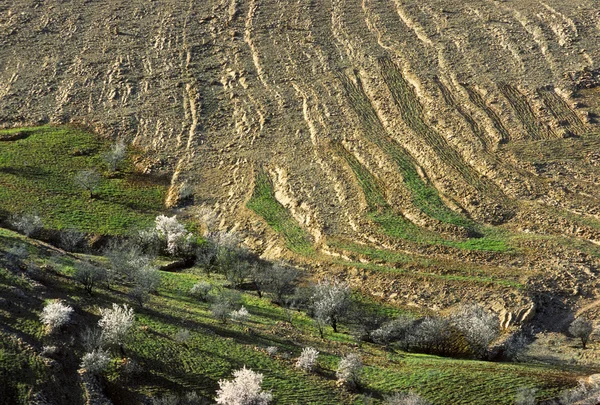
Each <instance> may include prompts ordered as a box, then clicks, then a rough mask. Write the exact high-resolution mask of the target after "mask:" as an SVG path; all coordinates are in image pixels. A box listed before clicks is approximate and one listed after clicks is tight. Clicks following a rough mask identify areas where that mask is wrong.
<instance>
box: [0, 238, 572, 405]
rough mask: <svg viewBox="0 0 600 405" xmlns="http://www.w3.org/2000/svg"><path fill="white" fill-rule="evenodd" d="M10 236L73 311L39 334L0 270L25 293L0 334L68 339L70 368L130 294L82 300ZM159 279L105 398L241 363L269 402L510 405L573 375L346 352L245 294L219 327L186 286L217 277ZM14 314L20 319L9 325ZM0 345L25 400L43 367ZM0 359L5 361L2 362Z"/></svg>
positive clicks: (331, 336)
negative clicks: (356, 359) (354, 386)
mask: <svg viewBox="0 0 600 405" xmlns="http://www.w3.org/2000/svg"><path fill="white" fill-rule="evenodd" d="M15 241H19V242H20V243H25V244H27V245H28V247H27V249H28V251H29V253H30V254H29V256H28V257H27V259H26V260H27V266H28V267H31V266H34V265H36V264H37V265H39V264H40V263H43V262H51V263H53V268H54V269H55V272H53V273H51V274H50V273H48V274H44V275H43V278H44V280H45V282H44V283H45V284H46V285H47V286H48V287H49V288H48V293H47V295H46V297H47V298H48V299H56V298H59V299H63V300H66V301H67V302H68V303H69V304H70V305H72V306H73V307H74V308H75V310H76V312H77V314H78V323H77V325H71V326H69V327H68V328H67V329H63V330H61V331H57V332H55V333H56V334H55V335H54V336H49V335H47V334H44V333H42V332H40V331H42V329H43V325H42V324H41V323H40V321H39V318H38V314H39V312H40V311H41V309H42V308H43V306H44V302H43V301H42V300H40V299H38V298H35V294H36V292H35V288H33V287H31V286H29V287H27V286H26V285H25V284H28V282H27V281H26V280H27V278H26V277H25V278H24V277H18V276H15V275H13V274H12V273H10V272H8V271H6V274H5V276H4V277H2V278H1V279H0V286H1V287H2V288H3V290H2V291H3V292H2V294H1V295H2V296H5V293H6V292H7V291H11V290H12V287H13V286H14V287H17V286H18V288H19V289H20V290H22V291H24V292H25V295H24V296H21V297H20V298H18V297H16V296H15V297H14V299H13V301H15V302H17V303H19V304H18V305H15V306H11V307H9V308H6V309H3V310H2V312H0V316H1V317H2V319H3V320H8V322H7V324H8V326H9V327H10V328H13V329H14V330H15V331H17V332H18V333H22V334H24V335H25V336H27V339H28V340H29V341H30V342H31V343H33V344H34V345H36V346H38V347H41V346H42V345H46V344H48V343H49V342H52V341H55V342H62V341H68V337H69V336H74V337H75V344H74V346H72V347H69V349H68V352H69V356H72V357H74V360H73V362H74V364H78V360H77V359H80V358H81V356H83V354H84V349H83V347H82V346H81V341H80V339H79V337H78V332H80V331H81V329H82V328H84V326H86V325H87V326H92V325H95V324H97V322H98V314H99V308H107V307H110V305H112V303H123V302H128V301H127V298H125V297H126V292H127V289H128V288H129V287H128V286H126V285H123V284H114V285H113V286H112V289H111V290H106V289H104V288H103V289H102V290H98V291H97V292H96V293H95V294H94V296H93V297H90V296H89V295H87V294H86V293H85V290H84V288H83V287H81V286H80V285H78V284H77V283H76V282H75V281H74V280H73V279H72V278H71V276H70V275H71V274H72V266H73V264H74V263H75V264H76V263H77V262H78V261H79V259H77V258H76V257H73V256H65V255H62V254H60V253H58V252H52V251H46V250H44V249H46V248H44V247H43V246H38V245H34V244H30V243H29V242H28V239H27V238H25V237H23V236H21V235H17V234H15V233H13V232H10V231H6V230H3V231H2V237H1V238H0V250H2V252H6V251H7V250H8V249H10V248H11V247H12V246H13V245H14V243H15ZM85 259H86V260H93V261H94V262H96V263H102V260H101V259H100V258H94V257H93V256H86V257H85ZM161 278H162V283H161V287H160V288H159V290H158V293H157V294H155V295H152V296H151V298H150V300H149V302H148V303H147V304H146V305H145V306H144V307H143V308H140V307H138V306H136V307H135V314H136V323H135V325H134V328H133V330H132V333H131V335H130V338H129V339H128V340H127V341H126V343H125V345H124V354H121V356H123V355H124V356H126V357H127V358H128V360H127V361H126V362H123V361H122V360H121V359H119V360H115V361H114V362H113V363H112V364H111V366H110V368H109V370H108V371H107V374H106V375H105V377H104V378H105V379H106V382H107V385H106V386H107V393H108V394H109V397H111V398H112V399H113V400H114V401H121V402H123V401H133V402H136V401H140V400H142V399H143V398H142V395H143V396H152V397H157V396H161V395H162V394H165V393H167V392H170V393H176V394H184V393H187V392H190V391H195V392H197V393H198V394H199V395H201V396H202V397H205V398H213V397H214V395H215V391H216V389H217V388H218V381H219V380H220V379H223V378H230V376H231V374H232V372H233V371H234V370H236V369H239V368H241V367H242V366H244V365H245V366H247V367H248V368H250V369H252V370H254V371H257V372H260V373H262V374H263V375H264V381H263V388H264V389H266V390H272V393H273V397H274V400H273V402H272V403H273V404H300V403H311V404H315V405H321V404H322V405H325V404H333V403H347V404H360V403H362V393H371V394H373V396H374V398H375V402H374V403H379V402H378V399H377V398H381V397H382V396H383V395H385V394H390V393H392V392H395V391H398V390H405V389H406V390H408V389H409V388H410V389H413V390H415V391H416V392H418V393H419V394H420V395H423V396H424V397H426V398H428V399H430V400H433V401H434V402H435V403H439V404H450V403H453V404H454V403H465V404H466V403H469V404H488V403H492V402H493V403H500V404H503V403H506V404H510V403H512V400H513V398H514V396H513V394H514V392H516V390H517V389H518V388H519V387H523V386H535V387H538V388H539V389H540V391H539V396H540V397H541V398H548V397H552V396H555V395H556V394H557V392H558V391H559V390H560V389H562V388H566V387H568V386H570V385H572V383H573V381H574V378H575V374H572V373H570V372H567V371H560V370H557V369H554V368H551V367H546V366H530V365H522V364H502V363H489V362H477V361H466V360H456V359H451V358H440V357H436V356H429V355H417V354H411V353H405V352H396V351H387V350H385V349H384V348H383V347H381V346H378V345H373V344H369V343H363V344H362V345H361V347H359V348H357V347H356V345H355V343H354V339H353V338H352V336H351V335H349V334H348V333H347V329H346V327H345V326H343V325H342V327H341V328H340V333H333V332H331V330H327V333H326V339H325V340H321V339H320V338H319V334H318V331H317V329H316V327H315V324H314V322H313V320H312V319H310V318H309V317H308V315H307V314H306V313H303V312H299V311H291V320H292V324H289V323H288V321H289V320H290V312H288V311H287V310H286V309H285V308H282V307H280V306H278V305H275V304H273V303H271V302H270V301H269V300H268V299H264V298H263V299H261V298H258V297H257V296H256V295H255V294H254V293H243V294H242V301H243V305H244V306H245V308H247V309H248V311H249V313H250V318H249V320H247V321H244V322H243V323H238V322H233V321H228V322H227V323H222V322H219V321H218V320H216V319H215V318H214V317H213V316H212V315H211V308H210V303H208V302H204V301H202V300H198V299H196V298H195V297H194V296H193V295H192V294H191V293H190V288H191V287H192V286H193V285H194V284H195V283H198V282H209V283H211V284H213V285H214V286H215V288H216V289H217V290H219V289H224V288H225V287H224V286H225V285H226V283H227V282H226V280H225V279H224V278H223V277H222V276H221V275H213V276H210V277H207V276H206V275H205V274H204V272H203V270H202V269H200V268H192V269H189V270H187V271H186V272H185V273H168V272H161ZM23 283H25V284H23ZM26 287H27V288H26ZM11 298H12V296H11ZM124 300H125V301H124ZM361 301H362V302H363V304H365V305H366V306H367V308H368V309H369V310H370V311H372V312H373V313H376V314H378V315H387V316H391V317H394V316H397V315H399V314H401V313H402V311H399V310H398V309H395V308H392V307H389V306H385V305H381V304H380V303H378V302H377V301H375V300H371V299H366V298H361ZM21 304H22V305H21ZM20 308H27V314H25V313H21V312H20V311H22V309H20ZM23 318H25V319H27V322H23V321H19V319H23ZM181 328H185V329H186V330H187V331H188V332H187V333H186V334H185V339H183V340H178V339H177V336H178V332H179V331H180V330H181ZM0 341H1V339H0ZM308 346H310V347H315V348H316V349H317V350H318V351H319V352H320V353H321V354H320V357H319V371H318V372H316V373H305V372H302V371H300V370H298V369H296V367H295V359H296V357H297V356H298V355H299V354H300V352H301V351H302V348H303V347H308ZM267 347H277V348H278V349H279V350H278V354H276V355H269V353H267V351H266V348H267ZM9 349H10V350H9ZM9 349H6V347H5V346H4V343H1V342H0V353H1V354H0V369H2V370H4V369H6V370H9V369H10V367H12V365H13V364H17V365H19V367H22V369H23V370H27V371H26V373H27V376H28V377H27V378H26V379H21V378H20V377H18V376H19V375H20V374H19V373H10V374H9V377H8V380H6V381H9V383H10V384H11V386H16V387H18V390H19V391H18V392H19V394H18V395H19V397H20V398H21V402H22V403H25V402H26V401H27V400H28V399H27V398H28V397H27V395H30V394H28V393H30V392H33V393H35V392H36V389H37V388H39V386H38V385H36V384H37V383H36V381H34V380H35V379H36V378H42V377H43V376H45V375H48V373H50V372H51V370H50V369H49V368H48V367H49V366H46V365H44V364H42V363H38V362H37V360H35V359H34V360H31V359H28V358H21V359H20V360H18V361H17V360H16V358H15V357H14V353H15V350H14V349H11V348H9ZM352 352H357V353H359V354H360V356H361V359H362V361H363V362H364V363H365V365H366V368H365V370H364V373H363V374H362V375H361V377H360V387H361V388H360V390H361V391H362V392H361V393H351V392H347V391H344V390H341V389H340V388H339V387H337V386H336V382H335V370H336V368H337V366H338V364H339V361H340V358H341V357H342V354H347V353H352ZM3 356H4V357H3ZM5 358H6V359H10V362H8V363H7V362H3V359H5ZM14 361H17V362H16V363H15V362H14ZM131 364H137V367H130V365H131ZM31 370H33V371H32V372H30V371H31ZM128 370H129V371H128ZM7 372H8V371H7ZM76 375H77V374H76V368H68V367H67V368H65V369H63V371H62V374H60V376H59V377H58V378H57V379H56V381H57V383H60V382H61V381H65V380H64V379H67V380H68V381H69V382H70V383H72V382H73V381H76V378H77V377H76ZM36 376H37V377H36ZM19 384H21V385H20V386H19ZM19 387H20V388H19ZM507 392H508V394H507ZM78 394H79V395H81V394H82V393H81V392H79V393H78ZM73 395H75V394H73Z"/></svg>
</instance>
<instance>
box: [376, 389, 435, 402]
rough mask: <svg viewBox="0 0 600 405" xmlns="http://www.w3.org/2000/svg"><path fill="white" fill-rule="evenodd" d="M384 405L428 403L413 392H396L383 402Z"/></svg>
mask: <svg viewBox="0 0 600 405" xmlns="http://www.w3.org/2000/svg"><path fill="white" fill-rule="evenodd" d="M383 404H384V405H429V404H430V403H429V402H428V401H426V400H424V399H423V398H421V397H420V396H419V395H417V394H415V393H414V392H409V393H403V392H397V393H395V394H392V395H390V396H388V397H386V398H385V399H384V400H383Z"/></svg>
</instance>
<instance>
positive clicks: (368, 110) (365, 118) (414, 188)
mask: <svg viewBox="0 0 600 405" xmlns="http://www.w3.org/2000/svg"><path fill="white" fill-rule="evenodd" d="M340 80H341V82H342V84H343V85H344V88H345V90H346V94H347V95H348V98H349V99H350V102H351V104H352V105H353V107H354V109H355V110H356V113H357V114H358V115H359V117H360V118H361V123H362V125H363V129H364V132H365V135H367V136H368V137H369V139H370V140H371V141H372V142H374V143H375V144H376V145H377V146H378V147H379V148H380V149H381V150H383V151H384V152H385V153H386V154H388V155H389V156H390V157H391V158H392V159H393V160H394V162H395V163H396V165H397V167H398V170H399V171H400V173H401V174H402V179H403V181H404V183H405V185H406V187H407V188H408V190H409V191H410V192H411V196H412V202H413V204H414V205H415V206H416V207H417V208H419V209H420V210H421V211H423V212H424V213H425V214H426V215H428V216H430V217H431V218H435V219H437V220H439V221H441V222H444V223H448V224H453V225H456V226H459V227H463V228H467V229H470V228H471V227H472V226H473V222H472V221H470V220H469V219H467V218H464V217H463V216H462V215H460V214H458V213H456V212H454V211H452V210H451V209H450V208H448V207H447V206H446V205H445V204H444V202H443V201H442V199H441V198H440V196H439V194H438V191H437V190H436V188H435V187H433V186H432V185H431V184H428V183H426V182H425V181H424V180H423V179H422V178H421V176H419V173H418V172H417V169H416V167H415V163H414V161H413V159H412V157H411V156H410V154H409V153H408V152H407V151H406V150H405V149H404V148H403V147H402V146H400V145H399V144H397V143H396V142H395V141H393V140H392V139H390V138H389V136H386V135H385V134H386V130H385V128H384V126H383V124H382V123H381V121H380V120H379V117H378V116H377V113H376V112H375V109H374V108H373V105H372V104H371V102H370V101H369V98H368V97H367V95H366V94H365V93H364V90H363V88H362V84H361V83H360V81H358V85H355V84H354V83H352V82H351V81H350V80H349V79H348V78H347V77H346V76H340ZM354 169H355V168H353V170H354ZM365 179H366V180H368V179H367V178H365ZM393 228H394V229H396V230H398V229H402V227H393Z"/></svg>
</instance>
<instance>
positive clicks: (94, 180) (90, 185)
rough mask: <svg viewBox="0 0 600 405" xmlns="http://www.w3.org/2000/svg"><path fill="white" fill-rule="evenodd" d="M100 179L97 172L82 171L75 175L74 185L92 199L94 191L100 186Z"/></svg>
mask: <svg viewBox="0 0 600 405" xmlns="http://www.w3.org/2000/svg"><path fill="white" fill-rule="evenodd" d="M101 180H102V178H101V177H100V174H98V172H97V171H95V170H93V169H86V170H82V171H80V172H79V173H77V174H76V175H75V178H74V181H75V184H76V185H77V186H79V187H81V188H82V189H84V190H86V191H88V192H89V193H90V198H94V191H96V189H97V188H98V186H99V185H100V181H101Z"/></svg>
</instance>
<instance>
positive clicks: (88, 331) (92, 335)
mask: <svg viewBox="0 0 600 405" xmlns="http://www.w3.org/2000/svg"><path fill="white" fill-rule="evenodd" d="M80 337H81V344H82V345H83V348H84V349H85V351H86V352H93V351H95V350H98V349H100V348H102V343H103V342H102V330H100V329H99V328H89V327H86V328H85V329H84V330H83V332H81V334H80Z"/></svg>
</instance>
